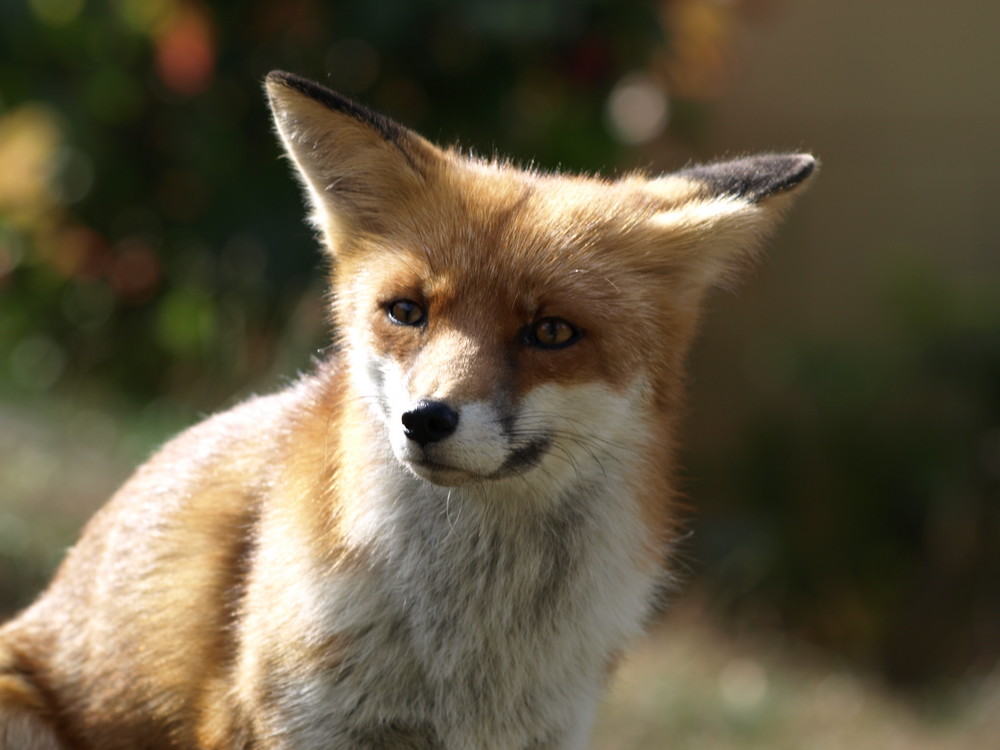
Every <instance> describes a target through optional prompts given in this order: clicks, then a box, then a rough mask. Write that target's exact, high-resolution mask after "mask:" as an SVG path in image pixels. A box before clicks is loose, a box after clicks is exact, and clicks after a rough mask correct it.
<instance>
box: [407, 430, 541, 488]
mask: <svg viewBox="0 0 1000 750" xmlns="http://www.w3.org/2000/svg"><path fill="white" fill-rule="evenodd" d="M550 445H551V441H550V440H549V438H540V439H538V440H533V441H532V442H530V443H527V444H525V445H522V446H520V447H518V448H516V449H514V450H513V451H512V452H511V453H510V454H509V455H508V456H507V458H506V459H505V460H504V462H503V464H501V465H500V468H498V469H495V470H493V471H489V472H480V471H476V470H475V469H474V468H471V467H466V466H461V465H455V464H451V463H447V462H445V461H441V460H438V459H437V458H434V457H431V456H427V455H426V454H425V455H423V456H421V457H419V458H415V459H411V460H409V461H407V463H408V464H409V465H410V467H411V469H413V471H414V472H415V473H416V474H418V475H419V476H421V477H423V478H424V479H427V480H428V481H431V482H434V483H435V484H438V483H440V484H449V485H450V484H453V483H454V481H453V480H454V479H455V478H457V477H464V478H465V481H482V480H487V479H504V478H506V477H510V476H514V475H516V474H520V473H522V472H524V471H525V470H526V469H530V468H531V467H532V466H535V465H537V464H538V463H539V462H540V461H541V460H542V458H543V457H544V456H545V454H546V453H547V452H548V449H549V447H550ZM442 480H444V481H442Z"/></svg>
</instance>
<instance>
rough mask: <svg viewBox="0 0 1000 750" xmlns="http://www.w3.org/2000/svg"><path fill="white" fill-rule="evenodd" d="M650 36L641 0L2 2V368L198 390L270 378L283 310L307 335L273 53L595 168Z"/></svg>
mask: <svg viewBox="0 0 1000 750" xmlns="http://www.w3.org/2000/svg"><path fill="white" fill-rule="evenodd" d="M664 34H665V30H664V28H663V26H662V25H661V23H660V22H659V20H658V13H657V6H656V5H654V4H651V3H648V2H626V3H617V2H615V3H613V2H607V1H605V0H588V1H586V2H559V1H557V0H519V1H518V2H510V3H499V4H497V3H487V2H463V1H459V0H450V1H440V2H418V3H414V2H406V1H404V0H373V1H372V2H365V3H348V2H320V1H319V0H291V1H289V2H275V1H274V0H258V1H256V2H247V3H236V2H226V3H221V2H219V3H212V4H204V3H199V2H193V1H189V0H104V1H103V2H87V3H84V2H83V0H15V2H10V3H4V4H3V6H2V7H0V50H2V55H0V92H2V98H0V118H2V119H0V155H4V156H8V157H10V158H9V160H8V159H5V162H7V161H10V162H12V163H13V164H14V168H13V169H10V170H8V171H9V175H8V177H7V178H6V180H4V179H3V178H0V290H2V292H3V293H2V296H0V349H2V350H3V351H5V352H10V355H9V358H8V361H7V362H6V363H5V364H6V366H5V367H0V383H3V382H6V383H7V384H8V385H12V386H13V387H14V388H15V389H17V388H26V389H29V390H36V391H44V390H46V389H48V388H49V387H50V386H53V385H56V384H57V383H61V384H63V385H66V384H69V385H73V386H75V385H77V384H79V383H80V382H81V381H88V382H91V383H95V382H96V383H100V384H103V385H105V386H107V387H110V388H113V389H115V390H116V391H117V392H119V393H124V394H129V395H130V396H132V397H134V398H140V399H144V398H148V397H150V396H151V395H153V394H162V393H164V392H166V393H169V394H171V396H175V397H177V398H178V399H181V400H185V401H189V402H191V403H194V404H197V405H202V406H208V405H215V404H217V403H218V401H219V400H220V398H221V397H222V396H223V395H224V394H226V393H229V392H231V391H232V390H233V388H234V385H236V384H242V383H246V382H250V381H254V380H259V378H260V376H261V374H262V373H266V372H268V370H269V368H270V367H271V366H272V363H273V362H274V361H275V359H276V356H277V355H278V354H280V352H279V351H278V350H279V348H280V347H281V346H282V343H281V342H282V339H281V337H280V335H279V334H280V333H281V332H283V331H286V330H287V329H288V327H289V326H294V327H296V328H299V329H300V331H299V340H300V343H303V344H304V345H305V346H307V347H308V346H310V345H311V346H313V347H315V346H316V345H317V344H319V343H321V342H322V335H323V334H322V328H323V321H322V313H321V312H320V311H318V310H317V309H315V303H314V305H313V307H312V308H309V309H305V310H303V309H300V308H297V307H296V300H298V299H299V298H300V296H301V292H302V291H303V290H304V289H305V288H306V287H307V286H308V285H310V284H317V283H318V282H319V281H320V279H321V276H322V273H321V272H320V271H319V268H320V258H319V253H318V252H317V247H316V244H315V243H314V241H313V238H312V237H311V233H310V232H309V230H307V229H306V227H305V225H304V223H303V221H302V218H301V217H302V207H301V203H300V201H299V195H298V190H297V188H296V187H295V185H294V184H293V180H292V179H291V177H290V172H289V169H288V165H287V163H286V162H284V161H283V160H281V159H280V158H279V149H278V146H277V144H276V139H275V138H274V136H273V134H272V132H271V128H270V122H269V118H268V114H267V112H266V107H265V103H264V98H263V95H262V89H261V81H262V80H263V77H264V75H265V74H266V73H267V72H268V71H269V70H271V69H274V68H285V69H289V70H293V71H295V72H298V73H301V74H304V75H309V76H311V77H314V78H316V79H317V80H321V81H322V82H324V83H326V84H328V85H329V86H331V87H333V88H335V89H338V90H340V91H342V92H345V93H347V94H349V95H354V96H358V97H359V98H361V99H362V100H363V101H365V102H366V103H368V104H370V105H372V106H374V107H377V108H379V109H381V110H383V111H386V112H388V113H390V114H391V115H393V116H395V117H397V118H398V119H400V120H401V121H403V122H405V123H407V124H409V125H411V126H412V127H415V128H417V129H419V130H421V131H422V132H424V133H425V134H426V135H428V136H429V137H431V138H434V139H438V140H441V141H444V142H455V141H458V142H460V144H461V145H462V146H463V147H468V148H473V149H475V150H478V151H480V152H483V151H485V152H487V153H489V152H490V151H492V149H493V148H494V143H502V144H503V150H504V151H505V152H507V153H511V152H512V153H513V155H514V156H515V157H520V158H524V159H537V160H538V162H539V163H541V164H542V165H543V166H548V167H554V166H558V165H559V164H562V163H565V164H567V165H571V166H572V167H573V168H575V169H576V168H602V167H603V168H606V167H609V166H614V165H615V164H616V163H617V162H618V161H620V159H621V155H622V153H623V149H622V148H621V147H620V146H619V145H618V144H617V143H616V142H615V140H614V139H612V138H609V135H608V131H607V129H606V127H605V120H604V117H603V107H604V99H605V97H606V95H607V91H608V89H609V88H610V87H611V86H612V85H613V84H614V83H615V82H616V81H617V80H618V79H619V78H621V77H622V76H623V75H625V74H626V73H628V72H630V71H633V70H639V69H643V68H644V67H645V66H646V64H647V62H648V60H649V58H650V55H651V54H652V51H653V50H654V49H655V48H656V47H657V45H660V46H662V45H663V43H664ZM299 354H300V355H301V352H300V353H299ZM284 364H287V363H286V362H281V363H280V364H279V365H278V366H279V367H280V366H281V365H284Z"/></svg>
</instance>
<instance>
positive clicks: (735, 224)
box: [648, 154, 817, 289]
mask: <svg viewBox="0 0 1000 750" xmlns="http://www.w3.org/2000/svg"><path fill="white" fill-rule="evenodd" d="M816 166H817V163H816V159H815V158H813V157H812V156H811V155H809V154H761V155H758V156H748V157H743V158H740V159H734V160H731V161H724V162H718V163H714V164H704V165H700V166H694V167H689V168H687V169H683V170H681V171H679V172H674V173H673V174H669V175H665V176H664V177H660V178H657V179H654V180H651V181H650V183H649V184H648V189H649V190H650V191H651V192H652V193H653V194H654V195H656V196H658V197H659V198H660V199H661V200H662V201H663V204H664V208H663V209H662V210H660V211H658V212H656V213H655V214H654V215H653V216H652V218H651V223H652V225H653V227H654V228H655V231H656V232H657V233H658V234H660V236H661V237H662V239H663V240H664V241H665V242H666V243H667V245H668V247H669V256H670V257H669V261H670V262H671V265H676V266H680V267H681V268H682V269H683V270H684V271H685V273H684V276H685V281H686V282H688V283H691V284H693V286H694V287H696V288H702V289H703V288H704V287H706V286H710V285H712V284H718V283H726V282H729V281H731V280H732V279H733V278H734V277H735V276H736V275H737V274H738V272H739V271H740V270H741V269H742V268H744V267H745V266H746V265H748V261H750V260H752V259H753V257H754V256H755V254H756V251H757V250H758V248H759V247H760V245H761V244H762V243H763V241H764V240H765V239H766V238H767V236H768V234H769V233H770V232H771V231H773V229H774V228H775V227H776V226H777V225H778V223H779V221H780V219H781V217H782V215H783V214H784V211H785V210H786V209H787V208H788V206H789V205H791V202H792V200H793V197H794V196H795V195H796V194H797V193H799V192H800V191H801V189H802V187H803V186H804V185H805V183H806V182H807V181H808V179H809V177H810V176H811V175H812V174H813V172H815V170H816Z"/></svg>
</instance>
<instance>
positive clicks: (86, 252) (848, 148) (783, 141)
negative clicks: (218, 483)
mask: <svg viewBox="0 0 1000 750" xmlns="http://www.w3.org/2000/svg"><path fill="white" fill-rule="evenodd" d="M998 24H1000V6H996V5H992V4H989V3H982V2H979V1H978V0H956V1H955V2H953V3H950V4H948V5H947V7H945V6H944V5H943V4H941V3H937V2H932V0H912V2H909V3H907V4H905V5H899V4H892V3H888V2H870V1H862V0H845V2H840V3H829V2H822V1H821V0H659V2H656V1H654V0H644V1H641V2H640V1H639V0H507V1H506V2H487V1H486V0H433V1H432V0H424V1H422V2H417V1H415V0H367V1H366V2H364V3H356V2H351V3H348V2H346V1H341V2H324V1H323V0H249V1H246V2H239V3H237V2H225V3H224V2H208V1H207V0H202V1H201V2H198V1H196V0H5V2H3V3H2V4H0V613H9V612H12V611H14V610H16V609H17V608H18V607H20V606H23V605H24V604H25V603H26V602H28V601H30V599H31V598H32V597H33V596H34V595H35V594H36V593H37V591H38V590H39V589H40V588H41V586H43V585H44V582H45V580H46V579H47V578H48V577H49V576H50V575H51V572H52V570H53V568H54V566H55V565H56V564H57V562H58V560H59V559H60V558H61V556H62V554H63V552H64V550H65V548H66V546H67V545H68V544H70V543H71V542H72V540H73V538H74V537H75V534H76V533H77V531H78V529H79V527H80V525H81V524H82V522H83V521H84V520H85V519H86V518H87V517H88V516H89V515H90V513H91V512H93V510H94V509H95V508H96V507H98V506H99V505H100V504H101V503H102V502H103V501H104V500H105V499H106V497H107V495H108V493H109V492H110V491H112V490H113V489H114V488H115V486H117V485H118V484H119V483H120V482H121V480H122V479H123V478H124V477H125V476H127V474H128V472H129V471H130V468H131V467H132V466H133V465H134V464H135V463H137V462H139V461H141V460H142V459H143V457H144V456H146V455H148V453H149V451H151V450H152V449H153V448H154V447H155V446H156V445H157V444H158V443H159V442H160V441H162V440H163V439H164V438H165V437H167V436H169V435H170V434H171V433H173V432H175V431H176V430H178V429H180V428H181V427H183V426H184V425H186V424H189V423H190V422H192V421H194V420H196V419H197V418H199V417H200V416H201V415H203V414H205V413H208V412H210V411H214V410H217V409H220V408H223V407H225V406H227V405H230V404H232V403H234V402H235V401H237V400H239V399H240V398H242V397H245V396H246V395H248V394H250V393H252V392H260V391H267V390H269V389H273V388H275V387H278V386H280V385H281V383H283V382H285V381H287V380H288V379H289V378H290V377H292V376H294V374H295V373H296V372H299V371H301V370H303V369H308V368H309V367H310V358H311V357H312V356H314V355H315V354H316V353H317V352H318V351H320V350H322V349H323V347H324V346H325V345H326V342H327V340H328V335H327V333H326V331H325V320H324V312H323V297H322V264H321V262H320V256H319V253H318V251H317V247H316V245H315V243H314V241H313V238H312V235H311V232H310V231H309V230H308V229H307V227H306V226H305V224H304V223H303V221H302V214H303V211H302V208H301V203H300V197H299V191H298V188H297V186H296V184H295V183H294V181H293V179H292V178H291V175H290V172H289V168H288V164H287V162H285V161H283V160H282V159H281V158H280V154H279V150H278V147H277V145H276V142H275V138H274V137H273V134H272V132H271V128H270V123H269V120H268V114H267V111H266V108H265V104H264V100H263V95H262V90H261V81H262V79H263V76H264V75H265V74H266V73H267V72H268V71H269V70H271V69H275V68H283V69H287V70H291V71H294V72H297V73H300V74H303V75H306V76H308V77H311V78H313V79H315V80H318V81H321V82H323V83H325V84H326V85H328V86H330V87H332V88H335V89H337V90H339V91H341V92H344V93H347V94H349V95H351V96H354V97H356V98H358V99H359V100H360V101H362V102H364V103H366V104H368V105H370V106H372V107H374V108H376V109H379V110H381V111H384V112H386V113H387V114H390V115H391V116H393V117H395V118H396V119H398V120H400V121H402V122H404V123H406V124H408V125H410V126H412V127H414V128H416V129H417V130H419V131H420V132H422V133H423V134H424V135H426V136H428V137H430V138H431V139H433V140H436V141H438V142H444V143H456V142H457V143H459V144H460V145H461V146H462V147H463V148H468V149H472V150H475V151H477V152H480V153H487V154H490V153H493V152H494V151H496V152H499V153H501V154H508V155H510V156H512V157H513V158H515V159H516V160H519V161H522V162H533V163H535V164H537V165H539V166H541V167H543V168H563V169H567V170H600V171H602V172H610V173H615V172H621V171H624V170H627V169H632V168H636V167H641V168H644V169H647V170H649V171H651V172H659V171H667V170H670V169H674V168H678V167H681V166H684V165H685V164H687V163H689V162H690V161H692V160H701V159H708V158H713V157H716V156H719V155H723V154H737V153H744V152H751V151H759V150H767V149H782V150H788V149H802V150H809V151H813V152H814V153H816V154H817V155H818V156H819V157H820V159H821V160H822V163H823V168H822V171H821V173H820V176H819V178H818V179H817V180H816V182H815V185H814V186H813V188H812V189H811V190H810V191H809V192H808V193H807V194H806V195H805V196H804V197H803V198H802V199H801V200H800V202H799V204H798V205H797V206H796V208H795V210H794V211H793V212H792V214H791V215H790V218H789V221H788V223H787V225H786V226H785V227H784V229H783V231H782V232H781V234H780V235H779V237H778V239H777V241H776V242H775V243H774V244H773V246H772V248H771V250H770V252H769V254H768V258H767V259H766V260H765V261H764V262H763V263H762V267H761V268H760V269H759V270H758V271H757V272H756V273H755V274H754V275H753V277H752V278H750V279H748V280H747V282H746V283H745V284H744V285H743V287H742V288H741V289H740V290H739V293H738V294H736V295H730V294H724V293H720V294H718V295H716V296H715V297H714V298H713V299H712V301H711V305H710V308H711V309H710V311H709V316H708V320H707V324H706V326H705V334H704V336H703V340H702V341H701V343H700V344H699V346H698V348H697V350H696V352H695V354H694V357H693V363H692V376H691V396H692V397H691V408H690V416H689V419H688V425H687V440H688V447H687V449H686V451H685V454H684V457H683V458H684V461H683V474H684V477H685V487H684V489H685V491H686V493H687V494H688V495H689V496H690V499H691V505H692V511H691V519H690V524H689V525H690V528H691V530H692V534H691V536H690V537H689V538H688V539H687V540H686V541H685V545H684V548H683V550H682V554H681V560H680V563H681V567H682V576H683V578H684V586H683V590H684V591H683V593H682V594H679V595H678V596H677V598H676V601H675V602H674V606H673V608H672V609H671V611H670V612H669V613H668V615H667V617H666V618H665V620H664V623H663V624H662V625H661V626H660V628H659V629H657V630H656V631H655V633H654V637H653V638H651V639H650V640H649V641H648V642H647V643H645V644H644V646H643V651H642V652H641V653H640V656H639V657H638V658H636V659H633V660H632V661H631V662H630V664H629V665H627V666H626V669H625V672H624V674H623V675H622V677H621V679H620V681H619V688H618V690H617V692H616V693H615V696H614V697H613V698H612V699H611V700H610V701H609V705H608V706H607V708H606V715H605V717H604V718H603V719H602V723H601V728H600V730H599V737H598V740H597V742H598V743H599V744H598V746H599V747H607V748H630V747H634V748H639V747H650V748H652V747H662V746H665V745H666V744H667V743H666V739H665V738H670V741H671V742H672V743H673V744H671V745H670V746H671V747H678V748H683V747H698V748H702V749H704V748H714V747H719V748H722V747H740V748H744V747H761V748H764V747H766V748H770V749H772V750H773V749H774V748H782V747H806V746H809V747H816V748H834V747H848V746H851V747H855V748H857V747H868V746H870V747H879V748H892V747H901V748H909V747H917V748H921V747H927V748H932V747H933V748H947V747H977V748H982V747H989V746H995V745H994V744H992V743H995V742H996V741H997V740H996V737H997V736H1000V735H998V734H997V732H998V730H1000V719H997V718H996V717H997V716H1000V676H998V673H997V671H996V665H997V659H998V656H1000V209H998V207H997V205H996V204H997V203H998V198H1000V176H998V175H1000V140H998V138H997V134H998V133H1000V95H998V89H997V84H996V76H997V71H998V70H1000V44H997V42H996V29H997V28H998ZM866 743H867V744H866Z"/></svg>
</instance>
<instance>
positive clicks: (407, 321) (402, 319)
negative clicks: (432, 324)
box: [385, 299, 427, 326]
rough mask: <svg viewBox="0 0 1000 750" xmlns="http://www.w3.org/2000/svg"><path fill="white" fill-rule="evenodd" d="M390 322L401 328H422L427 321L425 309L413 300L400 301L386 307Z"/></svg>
mask: <svg viewBox="0 0 1000 750" xmlns="http://www.w3.org/2000/svg"><path fill="white" fill-rule="evenodd" d="M385 309H386V312H387V313H388V314H389V320H391V321H392V322H393V323H396V324H397V325H401V326H420V325H423V324H424V323H425V322H426V320H427V315H426V314H425V313H424V308H422V307H421V306H420V305H418V304H417V303H416V302H414V301H413V300H408V299H398V300H396V301H395V302H390V303H389V304H388V305H386V307H385Z"/></svg>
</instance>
